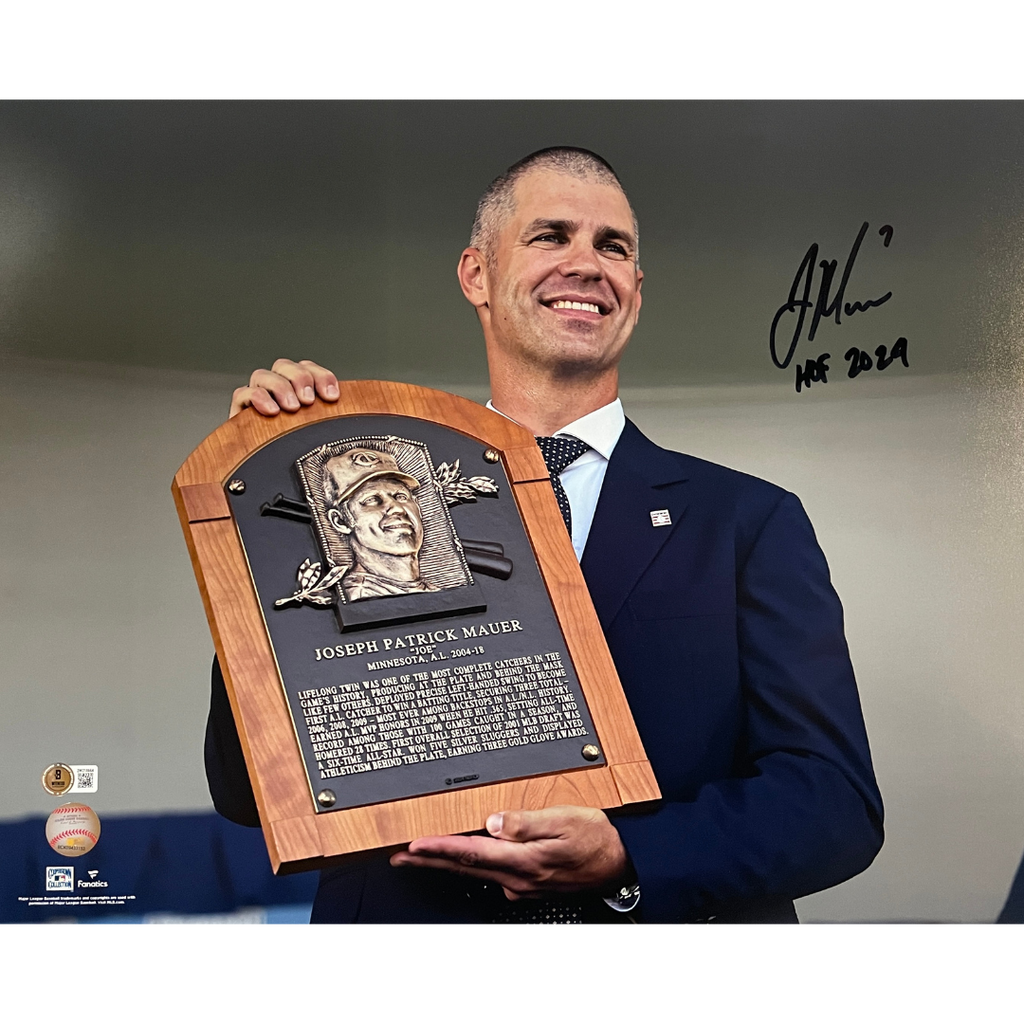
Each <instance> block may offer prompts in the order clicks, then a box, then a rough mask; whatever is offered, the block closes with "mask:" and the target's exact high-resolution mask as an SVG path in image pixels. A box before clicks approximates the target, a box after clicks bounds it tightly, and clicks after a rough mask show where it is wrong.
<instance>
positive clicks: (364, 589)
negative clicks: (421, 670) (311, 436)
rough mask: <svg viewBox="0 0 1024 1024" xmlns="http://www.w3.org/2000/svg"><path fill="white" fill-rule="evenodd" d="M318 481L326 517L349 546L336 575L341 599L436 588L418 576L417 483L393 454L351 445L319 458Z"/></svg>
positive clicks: (419, 516)
mask: <svg viewBox="0 0 1024 1024" xmlns="http://www.w3.org/2000/svg"><path fill="white" fill-rule="evenodd" d="M323 486H324V495H325V497H326V500H327V507H328V510H327V520H328V522H329V523H330V526H331V528H332V529H334V530H336V531H337V532H338V533H339V534H341V535H342V537H344V538H345V540H346V541H347V543H348V546H349V548H350V549H351V551H352V559H353V561H352V565H351V566H349V567H348V568H347V569H346V571H345V574H344V575H343V576H342V578H341V588H342V590H343V591H344V594H345V600H346V601H362V600H364V599H366V598H371V597H387V596H389V595H391V594H415V593H422V592H424V591H433V590H437V587H435V586H434V585H433V584H431V583H428V582H427V581H426V580H422V579H420V568H419V553H420V548H421V547H422V546H423V516H422V514H421V512H420V504H419V501H418V500H417V498H416V491H417V490H419V486H420V484H419V481H418V480H417V479H416V478H415V477H413V476H409V474H407V473H403V472H402V471H401V470H400V469H399V467H398V463H397V461H396V460H395V457H394V456H393V455H391V454H389V453H387V452H378V451H374V450H373V449H370V448H350V449H349V450H348V451H346V452H344V453H343V454H341V455H335V456H333V457H332V458H330V459H328V460H327V462H326V463H325V464H324V470H323Z"/></svg>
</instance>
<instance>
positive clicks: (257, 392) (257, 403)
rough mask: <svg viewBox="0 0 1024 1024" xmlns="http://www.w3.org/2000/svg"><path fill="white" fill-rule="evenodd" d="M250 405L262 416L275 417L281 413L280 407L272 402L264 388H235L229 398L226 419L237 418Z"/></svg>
mask: <svg viewBox="0 0 1024 1024" xmlns="http://www.w3.org/2000/svg"><path fill="white" fill-rule="evenodd" d="M250 405H251V406H252V407H253V408H254V409H255V410H256V411H257V412H258V413H260V414H261V415H263V416H276V415H277V414H278V413H279V412H280V411H281V407H280V406H279V405H278V404H277V402H275V401H274V399H273V398H272V397H271V395H270V392H269V391H267V389H266V388H252V387H245V388H235V390H234V393H233V394H232V396H231V410H230V411H229V412H228V419H231V417H232V416H237V415H238V414H239V413H240V412H241V411H242V410H243V409H246V408H248V407H249V406H250Z"/></svg>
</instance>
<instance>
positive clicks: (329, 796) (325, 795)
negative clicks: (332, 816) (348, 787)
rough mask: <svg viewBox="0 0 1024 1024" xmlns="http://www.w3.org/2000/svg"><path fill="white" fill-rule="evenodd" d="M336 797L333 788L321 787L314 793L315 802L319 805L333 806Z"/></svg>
mask: <svg viewBox="0 0 1024 1024" xmlns="http://www.w3.org/2000/svg"><path fill="white" fill-rule="evenodd" d="M337 799H338V798H337V797H336V796H335V795H334V790H333V789H321V790H320V792H319V793H317V795H316V802H317V803H318V804H319V805H320V806H321V807H333V806H334V803H335V801H336V800H337Z"/></svg>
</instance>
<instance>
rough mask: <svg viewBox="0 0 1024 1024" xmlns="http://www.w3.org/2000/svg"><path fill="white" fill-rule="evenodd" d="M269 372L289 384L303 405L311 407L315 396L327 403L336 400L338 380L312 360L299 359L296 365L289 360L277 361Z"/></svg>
mask: <svg viewBox="0 0 1024 1024" xmlns="http://www.w3.org/2000/svg"><path fill="white" fill-rule="evenodd" d="M271 372H273V373H276V374H279V375H280V376H281V377H284V378H285V380H287V381H289V382H290V383H291V385H292V390H293V391H294V392H295V395H296V397H297V398H298V400H299V401H300V402H301V403H302V404H303V405H312V404H313V400H314V399H315V398H316V396H317V395H319V396H320V397H321V398H323V399H325V400H326V401H328V402H335V401H337V399H338V394H339V391H338V378H337V377H335V376H334V374H333V373H331V371H330V370H328V369H327V368H326V367H324V366H321V365H320V364H319V363H314V362H313V360H312V359H300V360H299V361H298V362H297V363H295V362H292V360H291V359H278V360H277V361H276V362H275V363H274V365H273V366H272V367H271Z"/></svg>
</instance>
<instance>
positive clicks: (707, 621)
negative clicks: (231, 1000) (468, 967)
mask: <svg viewBox="0 0 1024 1024" xmlns="http://www.w3.org/2000/svg"><path fill="white" fill-rule="evenodd" d="M657 509H667V510H668V512H669V514H670V516H671V520H672V524H671V526H661V527H655V526H653V525H652V523H651V517H650V513H651V512H652V511H653V510H657ZM582 569H583V574H584V576H585V577H586V580H587V584H588V586H589V588H590V593H591V597H592V598H593V601H594V605H595V607H596V609H597V613H598V616H599V617H600V620H601V624H602V626H603V627H604V631H605V636H606V637H607V639H608V645H609V647H610V649H611V652H612V656H613V658H614V659H615V664H616V667H617V668H618V672H619V677H620V679H621V680H622V685H623V688H624V690H625V693H626V697H627V699H628V701H629V706H630V709H631V710H632V713H633V717H634V720H635V721H636V725H637V728H638V730H639V732H640V736H641V738H642V740H643V743H644V746H645V748H646V750H647V755H648V757H649V758H650V761H651V764H652V766H653V768H654V772H655V775H656V776H657V779H658V783H659V785H660V787H661V792H662V796H663V799H662V801H661V803H660V804H659V805H658V806H657V807H656V808H654V809H650V808H646V809H644V810H643V811H642V812H641V813H629V812H626V813H619V814H616V815H615V816H614V817H613V821H614V823H615V825H616V827H617V828H618V830H619V834H620V835H621V837H622V840H623V842H624V843H625V846H626V848H627V850H628V851H629V854H630V857H631V859H632V861H633V865H634V867H635V870H636V873H637V876H638V878H639V881H640V886H641V894H642V895H641V903H640V908H639V909H640V917H641V919H642V920H644V921H663V922H667V921H696V920H707V919H709V918H714V919H716V920H720V921H786V920H789V921H792V920H795V915H794V913H793V906H792V900H793V899H795V898H797V897H799V896H804V895H807V894H808V893H812V892H816V891H818V890H820V889H825V888H828V887H829V886H832V885H836V884H838V883H839V882H842V881H844V880H845V879H847V878H850V877H851V876H853V875H855V874H857V873H858V872H860V871H863V870H864V868H866V867H867V866H868V865H869V864H870V863H871V861H872V859H873V858H874V856H875V854H876V853H877V852H878V850H879V848H880V846H881V844H882V801H881V796H880V795H879V792H878V788H877V786H876V785H875V780H874V775H873V772H872V768H871V757H870V753H869V751H868V743H867V736H866V734H865V731H864V723H863V719H862V716H861V710H860V703H859V700H858V696H857V687H856V683H855V681H854V677H853V669H852V666H851V664H850V658H849V654H848V651H847V647H846V640H845V637H844V634H843V612H842V607H841V605H840V603H839V598H838V597H837V596H836V593H835V591H834V590H833V588H832V585H831V582H830V579H829V572H828V566H827V564H826V562H825V557H824V555H823V554H822V552H821V549H820V548H819V546H818V543H817V541H816V539H815V536H814V531H813V529H812V528H811V524H810V522H809V520H808V519H807V516H806V514H805V513H804V510H803V507H802V506H801V504H800V502H799V500H798V499H797V498H796V497H795V496H794V495H792V494H790V493H788V492H786V491H784V490H782V489H781V488H779V487H776V486H774V485H773V484H769V483H766V482H765V481H763V480H758V479H756V478H755V477H751V476H747V475H746V474H743V473H738V472H735V471H733V470H730V469H726V468H724V467H722V466H717V465H714V464H712V463H709V462H705V461H703V460H701V459H696V458H693V457H691V456H688V455H682V454H679V453H677V452H670V451H666V450H664V449H662V448H659V447H658V446H657V445H655V444H653V443H652V442H651V441H649V440H648V439H647V438H646V437H644V435H643V434H641V433H640V431H639V430H638V429H637V428H636V427H635V426H634V425H633V424H632V423H631V422H629V421H627V423H626V428H625V430H624V432H623V434H622V437H621V439H620V440H619V443H618V445H617V446H616V448H615V451H614V453H613V455H612V458H611V461H610V462H609V465H608V472H607V475H606V476H605V481H604V485H603V487H602V490H601V497H600V500H599V502H598V505H597V511H596V513H595V516H594V522H593V525H592V527H591V531H590V536H589V538H588V541H587V547H586V550H585V552H584V556H583V562H582ZM219 675H220V673H219V669H218V668H217V667H216V666H215V672H214V694H213V702H212V705H211V715H210V725H209V727H208V731H207V744H206V762H207V776H208V778H209V781H210V790H211V793H212V795H213V798H214V804H215V806H216V807H217V809H218V810H219V811H221V813H223V814H225V815H226V816H227V817H229V818H232V819H233V820H235V821H240V822H242V823H243V824H254V825H255V824H258V817H257V816H256V813H255V812H256V808H255V802H254V801H253V798H252V791H251V789H250V788H249V783H248V778H247V776H246V773H245V767H244V763H243V762H242V759H241V749H240V747H239V745H238V737H237V733H235V732H234V724H233V722H232V720H231V715H230V710H229V708H228V705H227V699H226V696H225V695H224V691H223V681H222V680H220V679H219ZM495 890H496V887H494V886H491V887H484V886H482V885H480V884H479V883H476V882H474V881H472V880H466V879H462V878H459V877H457V876H451V875H448V874H447V873H446V872H440V871H429V870H414V869H408V868H406V869H394V868H390V867H389V866H388V864H387V859H386V858H385V857H380V856H378V857H375V858H370V859H368V860H367V861H365V862H363V863H362V864H359V865H355V866H352V867H349V868H342V869H338V870H335V871H325V872H323V874H322V878H321V884H320V891H319V892H318V895H317V901H316V903H315V905H314V915H313V918H314V920H321V921H330V920H366V921H474V920H489V919H490V918H491V916H493V913H494V912H495V910H496V909H498V908H500V904H501V902H502V901H503V897H502V896H501V893H500V889H498V890H497V891H495ZM589 902H590V903H591V904H592V907H591V919H592V920H600V919H601V915H602V914H604V915H605V917H606V918H607V919H608V920H614V919H621V917H616V916H615V915H613V913H612V912H611V911H607V910H606V908H604V906H603V904H601V902H600V900H598V899H597V898H596V897H595V898H593V899H592V900H591V901H589ZM595 908H596V909H595Z"/></svg>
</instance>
